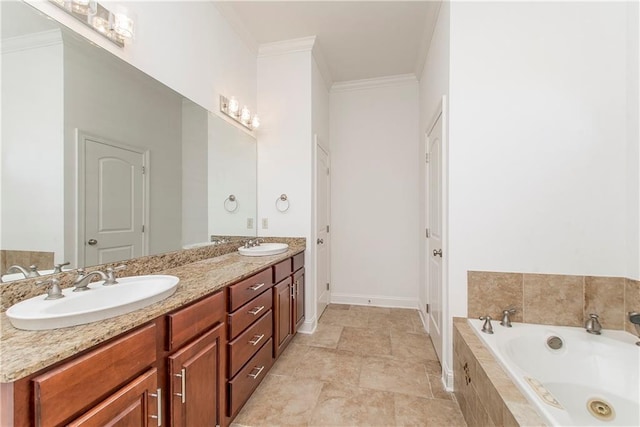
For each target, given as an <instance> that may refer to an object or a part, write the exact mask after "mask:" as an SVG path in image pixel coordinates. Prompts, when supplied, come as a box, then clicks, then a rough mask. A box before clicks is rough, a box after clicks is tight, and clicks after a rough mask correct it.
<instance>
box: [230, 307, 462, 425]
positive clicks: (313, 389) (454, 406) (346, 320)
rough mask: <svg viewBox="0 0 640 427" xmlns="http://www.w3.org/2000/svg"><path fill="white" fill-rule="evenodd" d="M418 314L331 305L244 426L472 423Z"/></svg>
mask: <svg viewBox="0 0 640 427" xmlns="http://www.w3.org/2000/svg"><path fill="white" fill-rule="evenodd" d="M440 369H441V368H440V363H439V362H438V360H437V357H436V354H435V351H434V349H433V346H432V345H431V341H430V339H429V336H428V335H427V334H426V333H425V332H424V329H423V327H422V323H421V321H420V317H419V315H418V312H417V311H415V310H406V309H390V308H379V307H361V306H349V305H337V304H332V305H330V306H329V307H327V309H326V311H325V312H324V314H323V315H322V317H321V319H320V322H319V324H318V329H317V330H316V332H315V333H314V334H313V335H305V334H298V335H296V337H295V338H294V339H293V341H292V342H291V343H290V344H289V346H288V347H287V349H286V350H285V351H284V352H283V353H282V355H281V356H280V358H279V359H278V361H277V362H276V363H275V364H274V365H273V367H272V368H271V371H269V373H268V374H267V377H266V378H265V379H264V381H263V382H262V384H260V386H259V387H258V389H257V390H256V391H255V392H254V394H253V396H252V397H251V399H249V401H248V402H247V403H246V405H245V406H244V408H243V409H242V411H241V412H240V413H239V414H238V416H237V417H236V419H235V420H234V423H233V427H239V426H256V427H257V426H275V425H289V426H292V425H295V426H367V427H368V426H438V427H444V426H466V424H465V421H464V419H463V417H462V413H461V412H460V408H459V406H458V403H457V402H456V401H455V398H454V396H453V393H447V392H446V391H445V390H444V389H443V387H442V385H441V381H440Z"/></svg>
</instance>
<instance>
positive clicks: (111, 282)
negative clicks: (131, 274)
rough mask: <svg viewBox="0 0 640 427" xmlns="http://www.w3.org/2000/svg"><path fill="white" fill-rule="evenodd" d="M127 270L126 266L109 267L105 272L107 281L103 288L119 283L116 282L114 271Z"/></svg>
mask: <svg viewBox="0 0 640 427" xmlns="http://www.w3.org/2000/svg"><path fill="white" fill-rule="evenodd" d="M126 268H127V266H126V265H119V266H117V267H113V268H111V267H109V268H107V269H106V270H105V271H106V272H107V279H106V280H105V281H104V286H109V285H115V284H117V283H120V282H118V281H117V280H116V271H121V270H125V269H126Z"/></svg>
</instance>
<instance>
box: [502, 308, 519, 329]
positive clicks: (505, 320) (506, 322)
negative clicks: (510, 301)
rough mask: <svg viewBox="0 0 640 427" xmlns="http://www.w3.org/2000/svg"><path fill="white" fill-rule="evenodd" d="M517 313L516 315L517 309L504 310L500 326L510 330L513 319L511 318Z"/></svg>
mask: <svg viewBox="0 0 640 427" xmlns="http://www.w3.org/2000/svg"><path fill="white" fill-rule="evenodd" d="M515 313H516V309H515V308H507V309H505V310H502V320H501V321H500V324H501V325H502V326H504V327H506V328H510V327H511V318H510V317H509V316H510V315H512V314H515Z"/></svg>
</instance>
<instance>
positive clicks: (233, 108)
mask: <svg viewBox="0 0 640 427" xmlns="http://www.w3.org/2000/svg"><path fill="white" fill-rule="evenodd" d="M228 108H229V112H230V113H231V114H235V115H236V116H237V115H238V111H239V110H240V104H239V103H238V100H237V99H236V98H235V97H234V96H232V97H231V99H230V100H229V107H228Z"/></svg>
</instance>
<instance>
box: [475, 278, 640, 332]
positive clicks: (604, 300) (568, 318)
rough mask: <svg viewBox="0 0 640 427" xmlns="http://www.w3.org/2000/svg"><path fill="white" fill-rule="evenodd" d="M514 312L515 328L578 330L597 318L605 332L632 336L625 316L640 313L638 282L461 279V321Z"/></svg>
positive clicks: (597, 279) (552, 279)
mask: <svg viewBox="0 0 640 427" xmlns="http://www.w3.org/2000/svg"><path fill="white" fill-rule="evenodd" d="M508 307H515V309H516V314H515V315H514V316H512V320H513V321H516V322H525V323H537V324H546V325H557V326H577V327H581V326H583V325H584V323H585V321H586V320H587V319H588V318H589V313H597V314H598V316H599V317H600V323H601V324H602V327H603V328H605V329H619V330H626V331H627V332H632V333H633V325H631V323H630V322H629V320H628V317H627V313H628V312H629V311H633V310H635V311H640V282H639V281H637V280H631V279H625V278H622V277H594V276H570V275H559V274H529V273H498V272H489V271H469V272H468V273H467V315H468V316H469V317H471V318H478V317H479V316H483V315H485V314H489V315H490V316H491V317H492V318H494V319H497V320H498V321H499V319H500V318H501V313H502V310H503V309H505V308H508Z"/></svg>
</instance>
